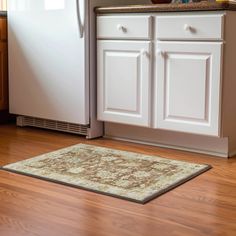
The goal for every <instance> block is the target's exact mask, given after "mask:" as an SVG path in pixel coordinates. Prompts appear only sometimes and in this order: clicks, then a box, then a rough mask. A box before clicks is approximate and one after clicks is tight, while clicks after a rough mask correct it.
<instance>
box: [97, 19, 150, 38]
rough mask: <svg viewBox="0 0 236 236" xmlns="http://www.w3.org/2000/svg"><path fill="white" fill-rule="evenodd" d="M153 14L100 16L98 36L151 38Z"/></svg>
mask: <svg viewBox="0 0 236 236" xmlns="http://www.w3.org/2000/svg"><path fill="white" fill-rule="evenodd" d="M151 19H152V17H151V16H99V17H97V37H98V38H100V39H101V38H102V39H150V38H151Z"/></svg>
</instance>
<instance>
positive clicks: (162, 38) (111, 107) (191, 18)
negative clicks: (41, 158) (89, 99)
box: [97, 12, 224, 137]
mask: <svg viewBox="0 0 236 236" xmlns="http://www.w3.org/2000/svg"><path fill="white" fill-rule="evenodd" d="M135 22H136V24H135ZM223 22H224V14H223V13H222V12H220V13H209V14H208V15H206V14H203V13H191V14H184V15H176V14H161V13H160V14H158V15H155V14H152V13H150V14H142V15H137V14H129V15H127V14H126V15H120V14H119V15H117V14H114V15H105V16H98V17H97V38H98V62H97V63H98V66H97V69H98V119H99V120H101V121H107V122H115V123H121V124H128V125H129V124H131V125H137V126H145V127H149V128H152V129H157V130H159V129H163V130H169V131H179V132H184V133H193V134H202V135H210V136H215V137H219V136H221V110H220V108H221V75H222V60H223V55H222V51H223V50H222V49H223V40H222V39H223V32H224V27H223V26H224V24H223ZM151 44H153V47H151V46H150V45H151ZM151 55H153V57H151Z"/></svg>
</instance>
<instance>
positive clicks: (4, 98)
mask: <svg viewBox="0 0 236 236" xmlns="http://www.w3.org/2000/svg"><path fill="white" fill-rule="evenodd" d="M7 109H8V72H7V43H5V42H0V110H7Z"/></svg>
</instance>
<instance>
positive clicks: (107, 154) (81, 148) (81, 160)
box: [2, 144, 211, 204]
mask: <svg viewBox="0 0 236 236" xmlns="http://www.w3.org/2000/svg"><path fill="white" fill-rule="evenodd" d="M210 168H211V167H210V166H209V165H205V164H194V163H188V162H184V161H177V160H171V159H166V158H162V157H158V156H149V155H143V154H138V153H133V152H126V151H119V150H115V149H110V148H104V147H98V146H93V145H87V144H78V145H75V146H71V147H68V148H64V149H60V150H58V151H54V152H50V153H46V154H44V155H40V156H37V157H34V158H31V159H28V160H24V161H20V162H16V163H14V164H9V165H6V166H4V167H2V169H3V170H7V171H12V172H15V173H19V174H24V175H28V176H31V177H36V178H41V179H44V180H48V181H53V182H56V183H60V184H65V185H69V186H73V187H78V188H82V189H86V190H90V191H94V192H97V193H102V194H106V195H110V196H115V197H119V198H123V199H126V200H131V201H134V202H138V203H142V204H144V203H146V202H148V201H150V200H151V199H153V198H155V197H157V196H159V195H161V194H163V193H165V192H167V191H169V190H170V189H173V188H175V187H176V186H178V185H180V184H182V183H184V182H186V181H188V180H190V179H192V178H194V177H196V176H197V175H199V174H201V173H203V172H204V171H207V170H209V169H210Z"/></svg>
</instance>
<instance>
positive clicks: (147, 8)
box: [95, 1, 236, 14]
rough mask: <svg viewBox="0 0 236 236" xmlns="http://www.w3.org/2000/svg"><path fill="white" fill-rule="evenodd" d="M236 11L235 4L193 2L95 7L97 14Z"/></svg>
mask: <svg viewBox="0 0 236 236" xmlns="http://www.w3.org/2000/svg"><path fill="white" fill-rule="evenodd" d="M217 10H219V11H220V10H230V11H236V2H235V3H233V2H222V3H219V2H205V1H204V2H197V3H196V2H195V3H185V4H184V3H170V4H145V5H126V6H110V7H96V8H95V12H96V13H97V14H109V13H148V12H187V11H217Z"/></svg>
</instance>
